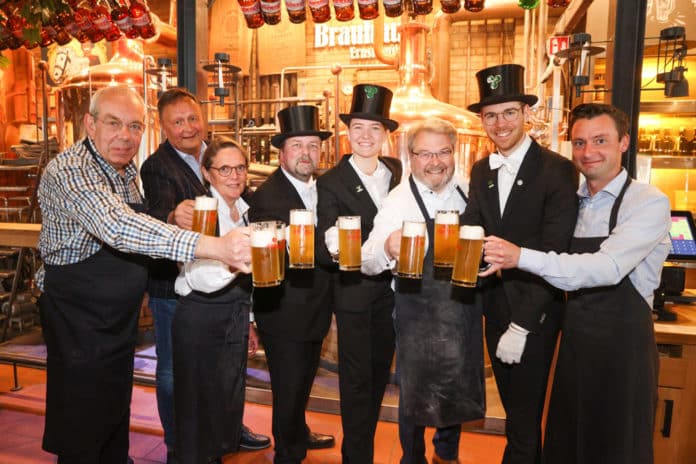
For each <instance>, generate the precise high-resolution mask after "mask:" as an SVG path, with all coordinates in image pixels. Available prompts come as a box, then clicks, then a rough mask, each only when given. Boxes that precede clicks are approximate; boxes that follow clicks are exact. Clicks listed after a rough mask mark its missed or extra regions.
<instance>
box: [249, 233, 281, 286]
mask: <svg viewBox="0 0 696 464" xmlns="http://www.w3.org/2000/svg"><path fill="white" fill-rule="evenodd" d="M279 264H280V261H279V259H278V241H277V239H276V223H275V221H264V222H252V223H251V280H252V281H253V283H254V287H274V286H276V285H279V284H280V271H279V270H278V268H279Z"/></svg>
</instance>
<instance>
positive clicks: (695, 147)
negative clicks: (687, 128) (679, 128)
mask: <svg viewBox="0 0 696 464" xmlns="http://www.w3.org/2000/svg"><path fill="white" fill-rule="evenodd" d="M689 156H696V127H695V128H694V133H693V136H692V137H691V142H689Z"/></svg>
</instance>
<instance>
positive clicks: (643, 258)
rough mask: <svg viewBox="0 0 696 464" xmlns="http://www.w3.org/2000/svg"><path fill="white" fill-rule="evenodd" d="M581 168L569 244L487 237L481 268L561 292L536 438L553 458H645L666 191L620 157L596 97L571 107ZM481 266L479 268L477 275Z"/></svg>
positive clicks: (620, 137) (617, 116)
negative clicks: (542, 426)
mask: <svg viewBox="0 0 696 464" xmlns="http://www.w3.org/2000/svg"><path fill="white" fill-rule="evenodd" d="M570 130H571V143H572V145H573V161H574V162H575V165H576V166H577V168H578V169H579V170H580V172H582V174H583V175H584V176H585V179H586V181H585V183H584V184H583V185H581V186H580V189H579V190H578V196H579V197H580V209H579V212H578V221H577V224H576V226H575V234H574V237H573V240H572V243H571V247H570V252H569V253H555V252H547V253H544V252H540V251H535V250H530V249H527V248H519V247H517V246H515V245H513V244H512V243H510V242H507V241H505V240H502V239H500V238H497V237H488V238H487V239H486V244H485V248H484V249H485V253H486V257H485V260H486V261H487V262H489V263H491V264H493V266H492V268H491V269H489V270H488V271H486V272H485V273H484V274H485V275H489V274H492V273H494V272H496V271H497V270H499V269H510V268H514V267H518V268H519V269H521V270H524V271H527V272H531V273H533V274H536V275H539V276H541V277H542V278H544V279H545V280H546V281H547V282H549V283H551V284H552V285H554V286H555V287H557V288H560V289H562V290H567V291H568V304H567V309H566V316H565V321H564V325H563V336H562V338H561V345H560V349H559V354H558V361H557V365H556V375H555V378H554V385H553V391H552V394H551V402H550V405H549V414H548V420H547V424H546V439H545V442H544V459H545V462H547V463H549V464H554V463H569V462H574V463H595V462H611V463H620V464H621V463H625V464H628V463H636V462H641V463H652V462H653V448H652V434H653V428H654V420H655V406H656V403H657V374H658V357H657V347H656V344H655V336H654V329H653V321H652V311H651V309H652V302H653V292H654V290H655V289H656V288H657V287H658V286H659V283H660V273H661V270H662V264H663V262H664V260H665V258H666V257H667V254H668V252H669V227H670V206H669V199H668V198H667V197H666V196H665V195H664V194H663V193H662V192H660V191H659V190H658V189H657V188H655V187H653V186H651V185H646V184H642V183H639V182H635V181H632V179H631V178H630V177H629V176H628V173H627V172H626V170H625V169H623V168H622V166H621V155H622V153H623V152H624V151H625V150H626V149H627V148H628V145H629V136H628V117H627V116H626V114H624V113H623V112H622V111H621V110H619V109H617V108H614V107H612V106H610V105H604V104H596V103H592V104H583V105H579V106H578V107H576V108H575V109H574V110H573V112H572V114H571V122H570ZM482 275H483V274H482Z"/></svg>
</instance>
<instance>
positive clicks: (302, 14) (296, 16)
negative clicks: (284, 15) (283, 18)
mask: <svg viewBox="0 0 696 464" xmlns="http://www.w3.org/2000/svg"><path fill="white" fill-rule="evenodd" d="M285 8H287V10H288V17H289V19H290V22H291V23H294V24H300V23H303V22H304V21H305V20H306V19H307V7H306V4H305V0H285Z"/></svg>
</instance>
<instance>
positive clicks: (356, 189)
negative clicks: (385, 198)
mask: <svg viewBox="0 0 696 464" xmlns="http://www.w3.org/2000/svg"><path fill="white" fill-rule="evenodd" d="M362 191H363V188H362V185H356V186H355V193H360V192H362Z"/></svg>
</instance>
